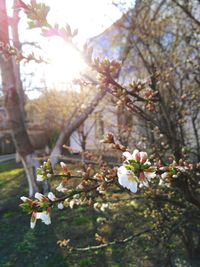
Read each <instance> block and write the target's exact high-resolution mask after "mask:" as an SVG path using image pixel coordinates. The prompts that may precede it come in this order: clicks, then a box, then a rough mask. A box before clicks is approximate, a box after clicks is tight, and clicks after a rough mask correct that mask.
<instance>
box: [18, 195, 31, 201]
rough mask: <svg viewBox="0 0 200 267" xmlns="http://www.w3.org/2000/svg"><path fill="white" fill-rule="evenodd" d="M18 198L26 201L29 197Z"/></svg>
mask: <svg viewBox="0 0 200 267" xmlns="http://www.w3.org/2000/svg"><path fill="white" fill-rule="evenodd" d="M20 199H21V200H22V201H23V202H26V201H27V200H28V199H29V198H28V197H24V196H23V197H20Z"/></svg>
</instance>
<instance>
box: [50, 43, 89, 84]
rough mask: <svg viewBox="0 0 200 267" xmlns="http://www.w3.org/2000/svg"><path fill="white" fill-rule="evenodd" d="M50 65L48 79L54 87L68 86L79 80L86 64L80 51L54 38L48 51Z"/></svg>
mask: <svg viewBox="0 0 200 267" xmlns="http://www.w3.org/2000/svg"><path fill="white" fill-rule="evenodd" d="M46 52H47V56H48V58H49V64H48V65H47V71H46V78H47V80H48V82H49V83H51V84H54V85H56V86H57V85H59V84H66V83H69V82H71V81H72V80H73V79H75V78H77V76H78V75H79V73H80V72H81V71H83V70H84V62H83V59H82V58H81V55H80V54H79V53H78V51H76V50H75V48H73V47H72V46H70V45H68V44H66V43H64V42H63V41H62V40H58V39H57V38H54V40H51V41H50V42H49V45H48V49H47V51H46Z"/></svg>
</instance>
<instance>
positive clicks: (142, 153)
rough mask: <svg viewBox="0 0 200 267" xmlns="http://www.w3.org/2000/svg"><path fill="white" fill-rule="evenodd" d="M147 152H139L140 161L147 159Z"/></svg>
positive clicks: (142, 162)
mask: <svg viewBox="0 0 200 267" xmlns="http://www.w3.org/2000/svg"><path fill="white" fill-rule="evenodd" d="M147 157H148V156H147V153H146V152H143V151H142V152H140V163H141V164H144V163H145V162H146V161H147Z"/></svg>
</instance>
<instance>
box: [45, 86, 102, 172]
mask: <svg viewBox="0 0 200 267" xmlns="http://www.w3.org/2000/svg"><path fill="white" fill-rule="evenodd" d="M106 92H107V91H106V90H101V91H100V92H98V93H97V94H96V95H95V96H94V98H93V100H92V101H91V103H90V104H88V106H87V107H86V108H85V110H84V111H83V112H82V113H81V114H80V115H78V116H76V118H75V119H74V120H73V121H72V119H73V118H72V119H70V121H69V120H68V121H67V122H66V126H65V127H64V129H63V130H62V132H61V133H60V135H59V137H58V140H57V142H56V144H55V147H54V149H53V150H52V152H51V155H50V160H51V164H52V167H53V169H54V168H55V165H56V164H57V163H58V160H59V156H60V155H61V152H62V146H63V145H64V144H65V142H66V141H67V140H68V139H69V138H70V136H71V134H72V133H73V132H74V131H75V130H76V129H77V128H78V127H80V125H81V124H82V123H83V122H84V121H85V120H86V119H87V118H88V116H89V115H90V114H91V113H92V112H93V111H94V109H95V108H96V106H97V105H98V103H99V101H101V99H102V98H103V97H104V96H105V94H106Z"/></svg>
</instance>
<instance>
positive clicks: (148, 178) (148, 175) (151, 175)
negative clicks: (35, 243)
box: [144, 171, 156, 181]
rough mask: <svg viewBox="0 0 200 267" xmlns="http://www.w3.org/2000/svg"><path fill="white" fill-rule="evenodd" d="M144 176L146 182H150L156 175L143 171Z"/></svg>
mask: <svg viewBox="0 0 200 267" xmlns="http://www.w3.org/2000/svg"><path fill="white" fill-rule="evenodd" d="M144 175H145V177H146V178H147V180H148V181H150V180H151V179H153V178H155V177H156V173H155V172H145V171H144Z"/></svg>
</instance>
